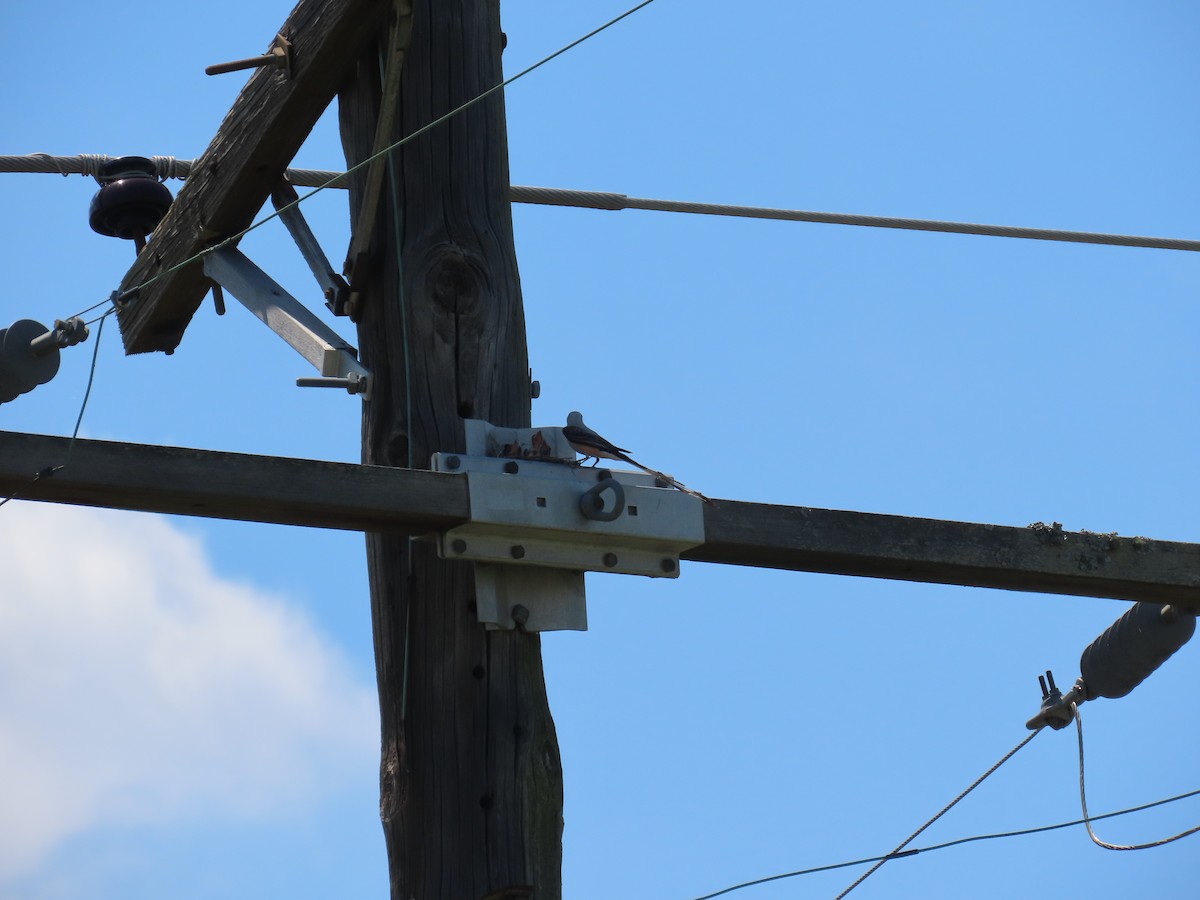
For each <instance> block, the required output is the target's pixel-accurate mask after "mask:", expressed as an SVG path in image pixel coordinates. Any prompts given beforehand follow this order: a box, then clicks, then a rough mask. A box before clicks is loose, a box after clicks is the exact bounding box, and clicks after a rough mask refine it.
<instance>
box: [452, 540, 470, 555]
mask: <svg viewBox="0 0 1200 900" xmlns="http://www.w3.org/2000/svg"><path fill="white" fill-rule="evenodd" d="M450 549H451V550H453V551H454V552H455V553H466V552H467V542H466V541H464V540H463V539H462V538H455V539H454V540H453V541H452V542H451V543H450Z"/></svg>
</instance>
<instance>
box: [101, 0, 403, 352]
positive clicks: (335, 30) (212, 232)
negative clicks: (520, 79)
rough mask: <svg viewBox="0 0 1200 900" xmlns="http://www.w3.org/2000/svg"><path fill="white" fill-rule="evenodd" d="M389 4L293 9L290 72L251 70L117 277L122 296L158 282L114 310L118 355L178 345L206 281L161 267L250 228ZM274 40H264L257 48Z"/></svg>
mask: <svg viewBox="0 0 1200 900" xmlns="http://www.w3.org/2000/svg"><path fill="white" fill-rule="evenodd" d="M390 7H391V4H390V3H389V2H387V0H300V3H299V4H297V6H296V8H295V9H293V10H292V13H291V15H290V16H288V19H287V21H286V22H285V23H284V25H283V27H282V28H281V29H280V31H281V33H282V34H283V36H284V37H285V38H287V39H288V40H289V41H290V42H291V45H292V51H291V52H292V67H291V76H290V77H289V76H288V75H287V74H286V73H285V72H284V71H283V70H282V69H278V68H273V67H272V68H262V69H257V70H255V72H254V74H253V75H251V76H250V80H249V81H248V82H247V84H246V87H245V88H244V89H243V90H242V92H241V94H239V95H238V98H237V100H236V101H235V102H234V104H233V107H232V108H231V109H230V111H229V113H228V115H227V116H226V117H225V121H224V122H222V123H221V127H220V129H219V130H218V131H217V134H216V137H214V138H213V141H212V143H211V144H209V146H208V149H207V150H205V151H204V154H203V155H202V156H201V157H200V158H199V159H198V160H196V162H195V164H194V165H193V166H192V170H191V172H190V174H189V175H188V179H187V181H186V182H184V184H183V186H182V187H181V188H180V189H179V194H178V196H176V198H175V201H174V203H173V204H172V205H171V209H170V211H169V212H168V213H167V216H166V218H165V219H163V221H162V222H161V223H160V224H159V226H158V228H156V229H155V231H154V233H153V235H152V236H151V239H150V243H149V244H148V245H147V247H146V249H145V250H144V251H142V253H141V254H139V256H138V258H137V261H136V262H135V263H134V265H133V267H132V268H131V269H130V270H129V271H128V272H127V273H126V274H125V277H124V278H123V279H122V280H121V290H122V291H123V292H124V291H129V290H131V289H132V288H134V287H137V286H138V285H141V284H144V283H145V282H146V281H148V280H149V279H152V278H153V279H156V280H155V281H153V283H151V284H149V285H147V286H146V287H144V288H142V289H141V290H140V291H139V292H138V293H137V294H136V296H134V297H133V298H132V299H131V300H130V302H129V303H128V304H127V305H126V306H124V308H122V309H120V310H119V311H118V313H117V321H118V322H119V323H120V326H121V337H122V340H123V341H124V343H125V352H126V353H146V352H149V351H153V350H164V351H169V350H173V349H174V348H175V347H176V346H177V345H178V344H179V342H180V340H181V339H182V338H183V333H184V330H185V329H186V328H187V326H188V323H189V322H190V321H191V319H192V316H193V315H194V314H195V312H196V310H197V309H198V308H199V306H200V303H201V302H202V301H203V300H204V295H205V293H206V292H207V291H208V285H209V282H208V279H207V278H205V276H204V272H203V268H202V266H201V265H200V263H198V262H197V263H192V264H190V265H187V266H184V267H183V268H181V269H178V270H176V271H173V272H169V271H168V270H170V269H172V268H173V267H174V266H176V265H178V264H180V263H182V262H184V261H185V260H188V259H190V258H191V257H193V256H194V255H195V254H196V253H199V252H200V251H201V250H204V249H206V248H208V247H211V246H213V245H214V244H216V243H218V242H219V241H221V240H224V239H225V238H228V237H231V236H233V235H236V234H238V233H239V232H241V231H242V230H243V229H245V228H246V227H247V226H249V225H250V224H251V222H252V221H253V219H254V216H255V214H256V213H257V212H258V211H259V209H261V207H262V205H263V204H264V203H265V202H266V200H267V198H268V196H269V195H270V193H271V189H272V188H273V187H274V186H275V184H276V183H277V182H278V181H279V179H280V178H281V177H282V176H283V172H284V170H285V169H286V168H287V166H288V163H290V162H291V160H292V157H294V156H295V155H296V151H297V150H299V149H300V145H301V144H302V143H303V142H304V140H305V138H307V137H308V134H309V132H310V131H312V128H313V125H315V124H316V121H317V119H318V118H320V116H321V113H323V112H324V111H325V109H326V107H328V106H329V103H330V101H332V100H333V98H334V96H335V95H336V93H337V90H338V88H339V86H340V85H341V84H342V82H343V81H344V79H345V77H346V76H347V75H348V73H349V72H350V71H351V69H352V68H353V66H354V62H355V60H356V59H357V58H358V57H359V55H360V53H361V50H362V48H363V47H364V46H365V45H366V43H367V41H368V40H369V38H370V37H371V36H372V35H374V34H376V32H377V31H378V28H379V24H380V22H381V21H383V17H384V16H385V15H386V13H387V11H388V10H389V9H390ZM273 37H274V35H263V43H264V44H266V43H269V41H270V40H271V38H273ZM247 49H248V50H254V49H256V48H247ZM246 55H250V53H249V52H248V53H247V54H246ZM217 77H222V78H236V77H238V76H237V75H222V76H217Z"/></svg>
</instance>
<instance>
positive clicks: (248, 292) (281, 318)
mask: <svg viewBox="0 0 1200 900" xmlns="http://www.w3.org/2000/svg"><path fill="white" fill-rule="evenodd" d="M204 274H205V275H207V276H208V277H209V278H211V279H212V280H213V281H215V282H216V283H217V284H219V285H221V287H223V288H224V289H225V290H227V291H228V292H229V293H231V294H233V296H234V297H235V298H236V299H237V300H238V302H240V303H241V304H242V305H243V306H244V307H246V309H248V310H250V312H252V313H253V314H254V316H255V317H256V318H257V319H258V320H259V321H261V322H262V323H263V324H265V325H266V326H267V327H268V328H270V329H271V330H272V331H274V332H275V333H276V334H277V335H279V336H280V337H281V338H283V339H284V340H285V341H287V343H288V344H290V345H291V346H292V348H293V349H294V350H295V351H296V352H297V353H299V354H300V355H301V356H303V357H304V358H305V359H307V360H308V361H309V362H310V363H312V364H313V366H314V367H315V368H316V370H317V372H318V373H320V375H321V376H322V378H321V379H319V380H318V379H299V380H298V381H297V383H298V384H302V383H304V382H307V384H306V385H304V386H322V387H345V388H346V389H347V390H349V391H350V392H351V393H358V394H362V395H363V399H367V398H368V397H369V394H368V388H369V387H370V374H371V373H370V372H368V371H367V370H366V369H365V368H363V366H362V364H361V363H359V361H358V358H357V352H358V351H356V350H355V349H354V347H353V346H351V345H350V344H348V343H346V341H345V340H343V339H342V337H341V336H340V335H339V334H338V333H337V332H336V331H334V330H333V329H332V328H330V327H329V326H328V325H326V324H325V323H324V322H322V321H321V320H320V319H318V318H317V317H316V315H314V314H313V313H312V311H311V310H309V309H308V308H307V307H305V306H304V305H303V304H302V303H300V301H299V300H297V299H296V298H295V297H293V296H292V295H291V294H289V293H288V292H287V291H286V290H284V289H283V287H281V286H280V285H279V284H278V283H277V282H276V281H275V280H274V279H273V278H271V276H270V275H268V274H267V273H266V272H264V271H263V270H262V269H260V268H259V267H258V266H256V265H255V264H254V263H253V262H251V261H250V260H249V259H248V258H247V257H246V255H245V254H244V253H242V251H240V250H238V249H236V248H234V247H225V248H223V249H221V250H217V251H214V252H213V253H210V254H209V255H208V256H206V257H205V258H204Z"/></svg>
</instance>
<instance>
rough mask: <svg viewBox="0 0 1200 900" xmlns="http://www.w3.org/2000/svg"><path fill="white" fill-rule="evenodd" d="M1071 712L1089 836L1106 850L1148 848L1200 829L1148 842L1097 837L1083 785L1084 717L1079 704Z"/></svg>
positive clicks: (1072, 707) (1081, 795)
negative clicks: (1109, 840) (1110, 840)
mask: <svg viewBox="0 0 1200 900" xmlns="http://www.w3.org/2000/svg"><path fill="white" fill-rule="evenodd" d="M1071 712H1073V713H1074V714H1075V733H1076V735H1077V736H1078V739H1079V804H1080V806H1081V807H1082V808H1083V824H1084V825H1086V826H1087V833H1088V837H1090V838H1091V839H1092V841H1093V842H1095V844H1096V845H1097V846H1099V847H1103V848H1104V849H1105V850H1148V849H1150V848H1151V847H1161V846H1163V845H1164V844H1169V843H1171V842H1172V841H1177V840H1179V839H1180V838H1185V837H1187V836H1188V835H1190V834H1195V833H1196V832H1197V831H1200V825H1197V826H1196V827H1195V828H1189V829H1188V830H1187V831H1181V832H1180V833H1179V834H1176V835H1173V836H1171V837H1169V838H1162V839H1161V840H1157V841H1150V842H1149V843H1148V844H1110V843H1108V842H1107V841H1102V840H1100V838H1098V837H1096V832H1094V831H1093V830H1092V822H1091V818H1090V817H1089V816H1088V810H1087V791H1086V790H1085V789H1084V786H1083V719H1082V718H1081V717H1080V715H1079V707H1078V704H1075V703H1072V704H1071Z"/></svg>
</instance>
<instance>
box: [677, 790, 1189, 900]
mask: <svg viewBox="0 0 1200 900" xmlns="http://www.w3.org/2000/svg"><path fill="white" fill-rule="evenodd" d="M1197 796H1200V789H1197V790H1194V791H1188V792H1187V793H1184V794H1176V795H1175V796H1174V797H1167V798H1165V799H1163V800H1154V801H1152V802H1150V803H1143V804H1141V805H1140V806H1131V807H1129V808H1127V809H1119V810H1117V811H1116V812H1108V813H1102V814H1101V815H1098V816H1089V817H1088V818H1086V819H1072V820H1071V821H1070V822H1059V823H1057V824H1055V825H1039V826H1037V827H1035V828H1021V829H1019V830H1017V831H997V832H992V833H990V834H976V835H972V836H971V837H965V838H956V839H955V840H953V841H945V842H944V843H941V844H931V845H930V846H928V847H914V848H913V849H911V850H905V851H904V852H902V853H900V854H899V855H898V856H897V855H893V854H891V853H889V854H887V855H886V856H870V857H867V858H865V859H854V860H850V861H848V862H840V863H833V864H831V865H825V866H813V867H812V868H809V869H798V870H797V871H795V872H784V873H782V874H779V875H768V876H767V877H766V878H756V879H755V880H754V881H743V882H742V883H741V884H734V885H730V886H729V887H727V888H722V889H721V890H719V891H716V892H715V893H712V894H705V895H704V896H702V897H696V898H694V900H713V898H714V897H723V896H725V895H727V894H732V893H733V892H734V891H740V890H742V889H743V888H749V887H757V886H758V885H760V884H768V883H770V882H772V881H782V880H784V879H785V878H798V877H799V876H801V875H815V874H816V873H818V872H829V871H832V870H834V869H845V868H849V867H850V866H862V865H866V864H867V863H873V862H882V861H886V860H889V859H907V858H909V857H912V856H916V855H917V854H919V853H932V852H934V851H935V850H945V849H947V848H949V847H957V846H959V845H960V844H970V843H975V842H978V841H996V840H1001V839H1003V838H1014V837H1024V836H1026V835H1030V834H1042V833H1043V832H1047V831H1058V830H1061V829H1063V828H1074V827H1075V826H1077V825H1086V824H1087V823H1088V822H1089V821H1090V822H1099V821H1101V820H1102V819H1114V818H1116V817H1118V816H1127V815H1130V814H1131V813H1135V812H1143V811H1145V810H1147V809H1153V808H1154V807H1156V806H1165V805H1166V804H1168V803H1176V802H1178V801H1180V800H1187V799H1189V798H1191V797H1197Z"/></svg>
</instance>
